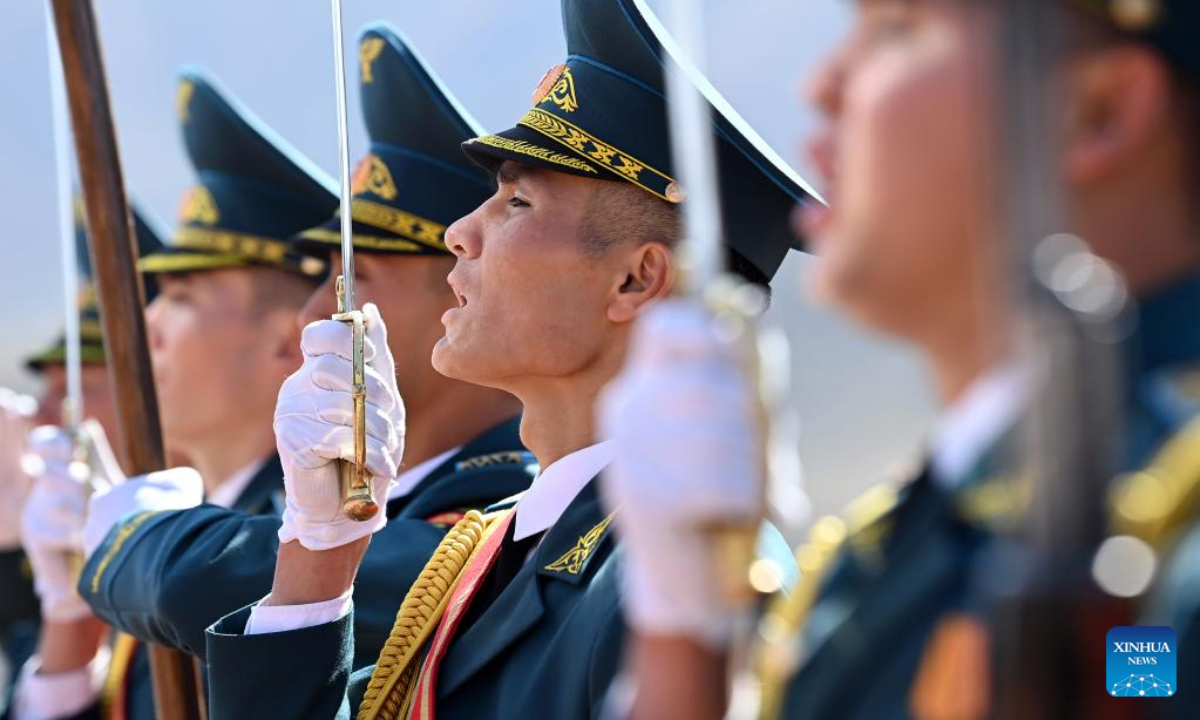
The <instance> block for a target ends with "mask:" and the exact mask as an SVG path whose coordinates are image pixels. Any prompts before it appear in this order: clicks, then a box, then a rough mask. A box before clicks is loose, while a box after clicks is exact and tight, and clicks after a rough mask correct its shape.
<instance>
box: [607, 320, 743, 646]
mask: <svg viewBox="0 0 1200 720" xmlns="http://www.w3.org/2000/svg"><path fill="white" fill-rule="evenodd" d="M736 358H737V353H736V349H735V348H734V347H733V346H732V344H731V343H730V342H728V341H726V340H723V339H721V338H720V337H719V336H718V333H717V332H716V331H715V329H714V324H713V322H712V319H711V316H710V315H709V313H708V312H707V311H706V310H704V309H703V308H701V307H699V306H697V305H696V304H694V303H692V302H689V301H683V300H669V301H664V302H662V303H660V304H659V305H657V306H656V307H654V308H651V309H650V310H649V311H648V312H647V314H646V315H645V316H644V317H642V318H641V319H640V320H639V321H638V324H637V327H636V328H635V329H634V333H633V338H632V342H631V346H630V353H629V357H628V360H627V361H626V366H625V369H624V370H623V371H622V372H621V374H620V375H619V376H617V378H616V379H614V380H613V381H612V383H610V385H609V386H608V388H606V390H605V392H604V394H603V396H602V398H601V403H600V418H599V422H600V427H601V430H602V432H603V436H604V437H609V438H611V439H612V440H613V442H614V445H615V453H616V454H615V458H614V460H613V462H612V464H611V465H610V466H609V468H608V469H607V470H606V471H605V472H604V473H603V474H602V476H601V481H602V486H601V487H602V492H603V493H604V497H605V500H606V501H607V502H608V503H609V505H610V506H611V507H614V508H616V509H617V511H618V512H617V515H616V523H617V525H618V528H619V529H620V531H621V532H622V533H623V540H624V543H625V547H626V553H627V561H626V563H625V565H624V567H625V571H624V572H625V593H626V595H625V597H626V615H627V617H628V618H629V621H630V622H631V624H632V625H633V626H634V627H635V628H637V629H639V630H641V631H644V632H647V633H650V634H658V635H685V636H688V637H690V638H693V639H696V640H698V641H700V642H702V643H705V644H708V645H712V646H717V647H719V646H721V645H723V644H725V643H727V642H728V640H729V638H730V636H731V633H732V630H733V622H734V618H733V617H732V616H731V614H730V613H729V612H728V611H727V609H726V606H725V604H724V602H723V600H722V597H721V583H720V576H719V574H718V568H717V567H716V564H715V559H714V548H713V543H712V540H711V535H710V534H709V533H708V532H706V531H705V528H706V527H712V526H713V525H715V524H721V523H741V522H747V521H752V520H753V519H754V518H755V514H756V511H757V508H758V501H757V496H758V493H757V490H756V488H757V487H760V474H761V473H760V469H759V465H758V462H759V460H758V451H757V448H758V438H757V436H758V429H757V428H756V426H755V425H754V422H753V415H752V412H753V407H754V404H753V396H752V394H751V392H752V391H751V388H750V386H749V383H748V381H747V378H746V377H745V376H744V374H743V372H742V370H741V368H740V367H739V363H738V362H737V359H736Z"/></svg>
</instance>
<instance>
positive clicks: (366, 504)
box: [331, 0, 379, 522]
mask: <svg viewBox="0 0 1200 720" xmlns="http://www.w3.org/2000/svg"><path fill="white" fill-rule="evenodd" d="M331 5H332V10H333V59H334V63H335V68H334V78H335V80H336V88H337V90H336V95H337V124H338V171H339V174H340V175H341V221H342V226H341V230H342V274H341V276H339V277H338V279H337V308H338V311H337V314H335V315H334V316H333V319H334V320H337V321H339V322H344V323H346V324H347V325H349V326H350V329H351V334H352V340H351V362H352V364H353V370H352V371H351V372H352V375H353V376H352V384H353V402H354V408H353V411H354V415H353V418H354V419H353V429H354V461H353V462H347V461H345V460H339V461H338V481H339V485H340V490H341V497H342V513H343V514H344V515H345V516H346V517H348V518H350V519H351V520H355V521H357V522H363V521H365V520H370V519H371V518H373V517H375V514H376V513H378V512H379V502H378V501H377V500H376V498H375V495H374V490H373V489H372V485H371V478H370V477H369V476H368V474H367V416H366V411H367V383H366V371H365V365H366V359H365V357H364V355H363V344H364V343H363V341H364V336H365V330H366V329H365V327H364V325H363V314H362V311H361V310H358V309H357V305H355V302H354V233H353V222H354V220H353V214H352V196H351V188H350V137H349V131H348V130H347V127H346V126H347V121H346V67H345V51H344V42H343V40H342V3H341V0H331Z"/></svg>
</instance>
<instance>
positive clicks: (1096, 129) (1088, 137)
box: [1062, 44, 1173, 186]
mask: <svg viewBox="0 0 1200 720" xmlns="http://www.w3.org/2000/svg"><path fill="white" fill-rule="evenodd" d="M1065 85H1066V100H1067V101H1066V108H1067V112H1066V117H1065V120H1066V126H1065V132H1064V135H1063V148H1064V155H1063V158H1062V161H1063V170H1064V172H1065V173H1066V177H1067V179H1068V181H1069V182H1070V183H1072V184H1073V185H1076V186H1088V185H1093V184H1096V183H1100V182H1104V181H1106V180H1109V179H1113V178H1116V177H1127V178H1128V177H1129V176H1130V173H1131V171H1135V170H1136V169H1137V168H1135V167H1134V163H1135V160H1136V159H1137V158H1148V157H1153V155H1154V152H1153V150H1154V148H1153V146H1154V145H1155V144H1156V143H1159V144H1161V143H1162V139H1163V138H1164V137H1165V131H1166V130H1168V129H1169V128H1170V118H1171V105H1172V101H1171V98H1172V94H1173V90H1172V87H1173V83H1172V80H1171V73H1170V70H1169V69H1168V68H1167V66H1166V65H1165V64H1164V63H1163V62H1162V60H1161V59H1159V58H1158V57H1156V56H1155V55H1154V53H1153V52H1151V51H1149V50H1146V49H1144V48H1141V47H1138V46H1135V45H1129V44H1125V45H1117V46H1112V47H1107V48H1104V49H1101V50H1095V51H1088V52H1085V53H1081V54H1079V55H1078V56H1076V57H1075V58H1073V59H1072V60H1071V63H1070V65H1069V67H1068V70H1067V74H1066V81H1065Z"/></svg>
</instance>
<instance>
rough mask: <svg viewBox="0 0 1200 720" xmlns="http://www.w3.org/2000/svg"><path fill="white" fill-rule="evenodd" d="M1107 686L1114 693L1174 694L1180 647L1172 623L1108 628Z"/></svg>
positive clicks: (1159, 695)
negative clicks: (1170, 626)
mask: <svg viewBox="0 0 1200 720" xmlns="http://www.w3.org/2000/svg"><path fill="white" fill-rule="evenodd" d="M1107 640H1108V643H1107V645H1106V646H1105V650H1106V654H1107V662H1106V664H1105V665H1106V669H1107V673H1106V675H1107V678H1106V681H1107V686H1106V689H1107V691H1108V694H1109V695H1112V696H1114V697H1147V698H1149V697H1171V696H1173V695H1174V694H1175V693H1177V692H1178V691H1179V687H1178V686H1177V685H1176V677H1177V673H1176V669H1175V657H1176V653H1177V651H1178V650H1179V648H1178V646H1177V645H1176V641H1175V631H1174V630H1172V629H1171V628H1169V627H1115V628H1113V629H1112V630H1109V631H1108V638H1107Z"/></svg>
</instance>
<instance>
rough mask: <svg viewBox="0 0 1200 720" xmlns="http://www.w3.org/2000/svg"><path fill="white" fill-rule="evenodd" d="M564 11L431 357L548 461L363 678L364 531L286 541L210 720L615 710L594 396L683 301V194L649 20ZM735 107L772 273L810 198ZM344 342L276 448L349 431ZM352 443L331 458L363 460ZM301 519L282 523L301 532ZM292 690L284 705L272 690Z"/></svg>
mask: <svg viewBox="0 0 1200 720" xmlns="http://www.w3.org/2000/svg"><path fill="white" fill-rule="evenodd" d="M563 14H564V26H565V29H566V33H567V44H568V48H569V52H570V57H569V59H568V60H567V62H566V64H565V65H560V66H558V67H556V68H554V69H553V70H552V71H551V72H550V73H548V74H547V75H546V76H545V78H544V80H543V81H542V83H541V85H540V87H539V88H538V89H537V91H536V93H535V95H534V99H533V102H534V107H533V108H532V109H531V110H530V111H529V112H528V113H527V114H526V115H525V116H524V117H523V118H522V119H521V120H520V121H519V122H518V123H517V125H516V126H515V127H513V128H510V129H508V130H505V131H503V132H501V133H498V134H495V135H486V136H483V137H479V138H476V139H473V140H471V141H469V142H467V143H465V145H464V149H465V150H466V152H467V153H468V154H469V155H470V156H471V157H472V158H473V159H475V160H476V162H479V163H480V164H481V165H484V166H485V167H487V168H488V169H489V170H490V171H491V172H493V173H494V174H495V178H496V182H497V187H496V189H495V192H494V194H493V195H491V197H490V198H487V199H486V200H485V201H484V202H483V203H482V204H481V205H480V206H479V207H478V208H477V209H475V211H474V212H472V213H471V214H470V215H468V216H467V217H465V218H463V219H461V220H459V221H458V222H457V223H455V225H454V226H453V227H451V228H450V230H449V231H448V233H447V236H446V243H447V245H448V247H449V248H450V249H451V250H452V251H453V252H454V254H455V255H456V258H457V262H456V263H455V266H454V269H453V272H451V273H450V276H449V283H450V285H451V287H452V288H453V290H454V298H453V300H456V302H452V303H451V306H450V309H449V310H448V311H447V312H446V313H445V315H444V316H443V321H442V322H443V324H444V325H445V335H444V336H443V337H441V338H440V339H439V340H438V342H437V345H436V347H434V348H433V362H434V366H435V367H436V368H437V369H438V370H439V371H440V372H442V373H444V374H446V375H447V376H449V377H453V378H457V379H460V380H464V381H469V382H472V383H476V384H479V385H483V386H488V387H496V388H500V389H503V390H506V391H509V392H512V393H513V394H514V395H516V396H517V397H518V398H520V399H521V401H522V402H523V404H524V414H523V416H522V423H521V437H522V439H523V440H524V441H525V442H526V444H527V445H528V446H529V448H530V449H531V450H532V451H533V452H534V454H535V455H536V456H537V459H538V460H539V462H540V464H541V467H542V471H541V473H540V474H539V476H538V478H537V479H536V480H535V482H534V484H533V486H532V487H531V488H530V490H529V491H528V492H527V493H525V494H524V495H523V496H521V497H520V499H519V500H514V501H509V502H507V503H503V504H502V505H500V506H495V507H493V509H492V511H491V512H489V514H488V515H487V516H486V517H485V516H483V515H481V514H479V513H474V512H472V513H468V514H467V516H466V517H464V519H463V520H462V521H461V522H460V523H459V524H458V525H456V526H455V528H454V529H452V530H451V531H450V534H449V535H448V536H447V541H446V542H444V543H443V544H442V546H441V547H439V549H438V551H437V552H436V553H435V554H434V557H433V559H432V560H431V561H430V563H429V564H428V565H426V567H425V569H424V571H423V572H422V574H421V576H420V578H419V579H418V580H417V582H416V583H415V584H413V586H412V587H411V589H409V591H408V595H407V596H406V597H405V598H404V600H403V603H401V602H400V597H399V595H397V596H396V597H395V598H394V601H393V602H395V603H398V604H400V608H401V609H400V611H399V613H398V614H397V618H396V624H395V627H394V630H393V633H392V635H391V637H390V638H389V639H388V642H387V645H386V647H385V648H384V649H383V651H382V652H381V653H380V655H379V662H378V663H377V665H376V666H375V667H374V668H371V669H368V670H366V671H364V672H362V673H359V674H357V675H356V677H355V680H354V683H353V687H349V686H350V685H351V683H350V681H349V680H350V679H349V674H350V671H351V669H352V667H351V657H352V655H353V644H352V638H351V632H350V631H351V627H352V623H353V618H352V613H351V597H352V594H351V593H352V591H353V585H352V583H353V580H354V577H355V573H356V571H357V570H358V565H359V560H360V558H361V557H362V555H363V552H364V551H365V550H366V548H365V544H366V539H367V538H364V537H362V536H361V534H357V533H355V534H350V533H347V532H346V531H345V530H344V529H343V528H342V527H341V524H340V523H339V522H328V521H326V522H324V523H312V526H311V528H310V529H308V530H306V531H305V532H304V533H301V534H299V535H298V536H297V539H298V541H299V542H298V543H291V544H285V545H284V546H283V548H284V549H283V550H281V552H280V556H279V562H278V565H277V567H276V575H275V583H274V585H273V587H272V590H271V594H270V595H269V596H268V597H267V598H266V599H265V600H264V601H263V602H261V603H260V604H258V605H256V606H253V607H251V608H247V609H245V610H243V611H241V612H238V613H234V614H233V615H230V616H228V617H226V618H224V619H222V620H221V621H220V622H219V623H217V624H216V625H215V626H214V628H213V629H212V630H211V631H210V633H209V639H208V663H209V665H208V666H209V673H210V675H209V677H210V681H211V693H210V696H211V698H212V704H211V706H210V710H211V712H212V716H213V717H214V718H223V717H235V716H254V717H281V718H283V717H286V718H303V717H311V718H321V719H322V720H327V719H328V718H331V717H334V716H338V717H348V716H349V715H350V713H351V712H352V711H353V708H356V707H358V706H359V702H358V700H359V699H360V697H362V696H363V695H364V694H365V697H366V700H365V702H364V703H363V705H362V716H365V717H378V718H390V717H399V716H400V715H401V714H402V713H403V712H405V711H404V710H403V708H405V707H407V706H409V705H410V704H411V705H412V706H413V707H414V708H416V709H417V712H419V713H420V714H421V716H422V717H424V716H430V714H431V713H432V712H433V708H436V712H437V714H438V715H440V716H443V717H447V716H448V717H462V718H467V717H471V718H479V717H483V718H500V717H504V718H507V717H545V718H551V717H553V718H587V717H597V716H598V715H599V714H600V708H601V707H602V705H603V703H604V701H605V697H606V693H607V688H608V684H609V682H610V681H611V679H612V677H613V675H614V673H615V670H616V668H617V665H618V660H619V655H620V648H621V645H622V641H623V634H624V632H623V627H624V626H623V621H622V619H621V613H620V607H619V593H618V589H617V586H616V580H617V578H618V573H617V567H618V563H619V557H620V551H619V548H618V547H617V544H616V543H615V542H614V541H613V538H612V533H611V530H610V526H611V521H612V516H611V515H610V514H609V513H608V512H607V511H605V510H604V509H603V508H602V507H601V504H600V500H599V497H598V494H597V487H596V485H595V483H593V482H592V481H593V479H594V478H595V476H596V475H597V474H598V473H600V472H602V471H603V469H604V467H605V466H606V465H607V464H608V460H609V456H610V452H611V450H610V446H609V445H607V444H606V443H604V442H603V441H601V442H597V440H601V438H600V437H599V436H598V435H597V433H596V432H595V428H594V420H593V418H594V407H593V401H594V398H595V396H596V393H597V392H598V391H599V389H600V388H601V387H602V386H603V385H604V384H605V383H606V382H607V381H608V380H609V379H610V378H611V377H612V375H613V373H614V372H615V371H616V370H617V369H618V368H619V367H620V364H621V363H622V362H623V357H624V352H625V347H626V343H627V341H628V333H629V329H630V327H631V322H632V320H633V319H634V318H635V317H636V316H637V315H638V314H640V313H641V312H642V311H643V309H644V308H645V307H646V306H647V304H648V303H650V302H652V301H654V300H655V299H657V298H660V297H663V296H665V295H666V294H668V293H669V292H670V291H671V288H672V285H673V283H674V277H675V276H674V272H675V270H674V266H673V260H672V258H671V254H670V248H671V246H672V245H673V244H674V243H675V241H676V237H677V234H678V227H677V225H678V223H677V216H676V210H675V208H674V205H675V204H677V203H678V202H680V201H682V200H683V193H682V191H681V190H680V188H679V187H678V186H677V185H676V184H675V182H674V179H673V178H672V176H671V174H670V173H671V169H670V168H671V164H670V162H669V154H670V151H669V137H668V132H667V123H666V115H665V111H666V106H665V103H664V102H663V98H662V89H661V88H662V73H663V61H662V57H663V50H662V47H661V46H660V44H659V41H658V38H657V36H656V35H655V34H654V32H653V31H652V30H651V29H650V27H649V25H648V22H647V20H646V19H645V18H644V17H643V16H642V15H641V13H640V12H639V9H638V8H637V7H636V5H635V3H632V2H628V1H627V0H567V1H566V2H564V3H563ZM617 108H620V110H621V111H620V112H614V110H615V109H617ZM725 112H726V116H725V117H722V118H721V120H714V123H715V124H719V126H720V127H721V128H722V131H723V134H722V136H721V138H722V142H721V152H722V157H723V159H725V160H726V165H725V167H724V173H725V174H724V175H723V177H722V189H723V191H724V192H725V193H726V194H727V197H728V198H730V199H731V200H733V201H735V202H737V203H738V206H739V208H740V209H741V214H738V215H736V216H735V218H734V219H733V221H732V231H731V232H730V233H729V238H730V244H731V245H732V249H733V250H734V251H735V252H736V256H737V257H738V259H739V261H738V263H737V264H736V267H737V268H738V270H739V271H740V272H741V273H742V274H743V275H744V276H746V277H748V278H751V279H754V280H756V281H758V282H760V283H765V282H766V281H767V280H768V279H769V278H770V277H771V276H772V275H773V274H774V272H775V270H776V269H777V268H778V267H779V264H780V262H782V260H783V257H784V255H785V254H786V253H787V251H788V249H789V247H790V245H791V238H790V237H789V233H788V231H787V227H786V210H787V209H788V208H789V207H790V206H791V205H793V204H794V203H795V202H797V201H799V200H801V199H803V198H804V197H805V195H804V191H803V190H802V189H801V187H800V186H799V184H798V182H797V181H796V180H795V179H794V178H795V176H794V173H791V171H790V170H788V169H787V168H786V167H785V166H783V165H782V164H781V163H779V162H778V161H777V159H775V158H773V157H770V156H768V155H766V154H764V153H763V152H762V151H761V150H760V149H759V148H760V147H761V141H760V140H758V138H757V137H756V136H754V135H753V133H752V131H749V130H748V129H747V128H746V126H745V125H744V123H743V124H740V125H739V126H738V129H734V127H733V125H732V122H731V121H730V119H729V117H728V114H729V113H730V112H731V111H729V110H728V109H726V111H725ZM366 312H367V313H368V315H369V316H370V315H371V313H372V311H371V306H368V308H367V310H366ZM371 320H372V323H371V325H370V326H369V327H368V332H369V334H370V337H371V339H372V345H373V347H374V348H375V349H376V350H375V355H376V359H375V360H374V361H373V362H372V365H373V366H374V367H375V368H376V374H375V375H373V376H377V377H379V378H380V380H379V381H378V384H377V385H376V384H374V383H372V382H370V381H369V382H368V402H369V403H370V404H372V405H373V406H375V407H377V408H379V409H380V411H381V412H380V413H379V414H380V415H381V416H385V415H386V416H390V415H391V412H390V411H389V408H393V407H395V406H397V405H398V404H399V403H400V402H401V401H400V398H399V397H398V396H396V395H395V394H394V392H395V391H394V390H393V389H391V388H389V385H388V384H384V381H383V378H384V377H385V373H390V370H391V368H390V357H389V356H388V355H386V354H384V353H383V351H382V350H380V348H383V347H384V346H385V342H386V339H385V338H386V337H387V336H386V335H385V331H384V328H383V327H382V324H381V323H380V322H379V320H378V318H377V317H372V318H371ZM348 340H349V336H348V333H347V332H346V330H345V328H344V326H342V325H340V324H338V323H334V322H328V321H326V322H321V323H314V324H312V325H310V326H309V327H308V328H307V329H306V332H305V346H306V351H310V356H309V358H308V359H307V360H306V362H305V366H304V367H303V368H302V369H301V371H300V372H299V373H297V375H295V376H293V377H292V378H291V379H289V381H288V383H287V385H286V386H285V387H287V388H289V389H291V388H292V387H293V386H295V394H294V395H293V394H292V393H290V392H286V391H285V393H284V394H283V395H282V396H281V400H280V404H279V407H278V409H277V419H276V432H277V434H278V436H279V444H280V446H281V447H296V446H297V445H298V443H297V439H298V438H303V437H306V435H307V433H309V432H314V431H316V430H317V429H318V428H319V429H321V430H322V433H323V434H328V436H331V437H341V438H345V437H347V436H348V433H347V432H346V430H348V428H346V427H345V425H346V421H345V419H344V415H343V416H341V417H339V416H336V415H332V414H326V415H322V414H320V413H315V412H314V411H313V410H312V409H310V408H312V407H313V406H316V407H326V406H327V405H328V404H329V403H333V402H335V401H336V403H337V406H340V407H342V408H347V407H349V400H350V398H349V393H348V387H347V379H348V377H349V370H350V368H349V363H348V362H346V361H345V360H344V358H345V357H347V355H348ZM317 352H319V353H321V354H317ZM381 355H382V358H381V357H380V356H381ZM380 359H382V362H380ZM322 364H323V365H326V366H328V367H331V368H332V367H338V368H340V370H339V372H337V373H333V372H331V373H329V376H330V377H331V378H340V379H341V384H340V385H338V386H337V388H336V389H337V390H338V392H337V394H336V395H335V396H333V397H330V399H329V400H326V399H325V398H326V397H329V396H330V394H329V393H325V395H324V396H322V397H321V399H319V400H306V401H305V402H304V403H301V402H299V401H300V400H304V398H305V397H306V396H308V395H312V394H314V393H312V391H311V389H310V388H309V387H308V386H307V382H308V377H309V376H310V374H311V373H313V372H314V371H315V369H316V368H317V367H319V366H320V365H322ZM399 370H400V372H401V377H402V378H403V377H404V375H403V373H404V372H405V371H406V368H404V367H403V366H401V367H400V368H399ZM380 419H381V420H382V419H385V417H381V418H380ZM415 423H416V420H415V419H414V420H413V422H412V423H411V424H410V427H411V431H410V435H409V437H412V434H411V432H412V431H415V430H416V427H417V426H416V424H415ZM368 429H369V434H370V448H369V451H368V459H369V460H370V463H369V464H370V465H371V472H372V474H373V475H375V476H376V477H382V478H384V480H385V481H386V478H387V476H388V474H389V473H391V472H392V471H393V468H392V466H391V464H390V462H389V459H390V458H394V457H395V456H396V455H398V454H399V453H400V451H401V446H402V445H403V442H402V438H401V437H400V435H401V432H402V430H403V427H402V426H401V427H397V426H396V424H395V421H394V420H393V421H392V422H390V423H384V422H380V423H378V424H376V425H373V426H372V427H369V428H368ZM335 433H337V434H336V435H335ZM341 442H342V449H341V452H340V454H339V455H335V456H334V457H343V458H345V457H348V452H349V450H348V448H347V447H346V440H342V441H341ZM293 453H294V454H293ZM285 456H286V457H288V458H289V459H288V460H286V461H285V464H286V465H288V466H289V468H290V469H289V470H288V492H289V497H290V496H292V495H296V496H298V497H300V498H301V499H302V500H303V502H304V503H305V505H304V506H303V507H302V508H299V509H302V510H304V511H306V513H307V514H308V515H309V516H311V517H321V516H323V517H336V515H337V503H336V500H337V498H336V497H327V498H326V499H324V500H323V501H321V502H318V501H317V500H318V498H316V497H315V495H314V493H312V492H311V490H309V489H308V488H309V486H310V485H311V484H312V483H318V482H319V483H322V484H324V485H325V486H328V487H332V486H333V484H334V483H335V482H336V475H335V473H334V471H335V468H334V467H333V465H332V464H325V463H323V462H322V461H323V460H325V459H326V458H328V457H329V456H326V455H323V454H322V452H321V450H320V449H318V450H317V451H316V452H311V451H308V449H307V448H299V449H297V450H295V451H290V452H287V453H285ZM319 463H320V464H319ZM293 488H294V489H293ZM514 505H515V509H514ZM288 512H289V513H291V512H292V507H291V506H289V508H288ZM289 522H291V520H290V518H289V517H288V516H287V515H285V518H284V526H285V529H286V528H287V527H288V524H289ZM322 525H324V527H322ZM368 554H369V551H368ZM385 571H386V570H385ZM456 577H458V578H461V579H460V580H459V581H458V582H457V584H455V583H453V582H451V581H452V580H453V579H454V578H456ZM452 596H453V597H452ZM443 610H445V612H444V613H443ZM281 616H282V617H281ZM264 619H270V621H269V622H264ZM435 626H436V627H435ZM426 650H427V654H426ZM296 658H298V659H296ZM284 684H286V686H287V688H288V690H287V692H285V693H282V694H275V695H273V696H271V697H266V696H264V694H263V693H262V691H261V688H263V687H271V686H277V685H279V686H282V685H284Z"/></svg>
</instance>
